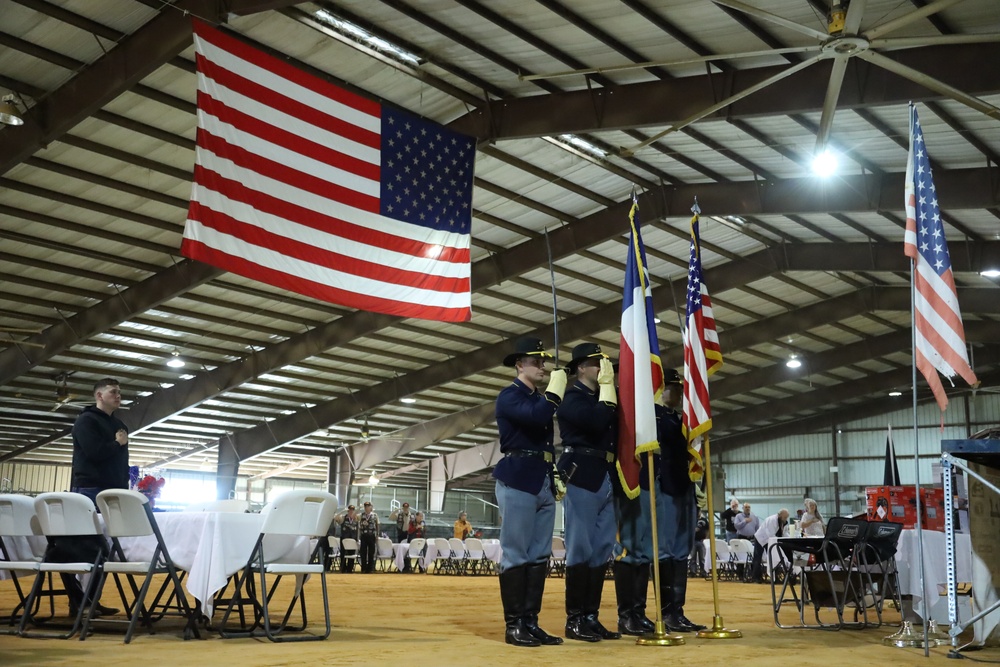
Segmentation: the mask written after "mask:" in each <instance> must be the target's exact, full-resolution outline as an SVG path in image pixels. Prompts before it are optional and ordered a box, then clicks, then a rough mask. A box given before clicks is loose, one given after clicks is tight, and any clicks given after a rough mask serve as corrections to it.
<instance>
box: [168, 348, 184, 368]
mask: <svg viewBox="0 0 1000 667" xmlns="http://www.w3.org/2000/svg"><path fill="white" fill-rule="evenodd" d="M167 366H170V367H171V368H184V360H183V359H181V351H180V350H178V349H177V348H176V347H175V348H174V351H173V352H171V353H170V360H169V361H167Z"/></svg>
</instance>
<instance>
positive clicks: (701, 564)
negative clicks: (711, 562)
mask: <svg viewBox="0 0 1000 667" xmlns="http://www.w3.org/2000/svg"><path fill="white" fill-rule="evenodd" d="M707 539H708V517H707V516H705V511H704V510H702V511H700V512H698V523H696V524H695V526H694V549H692V550H691V563H690V566H689V568H688V570H689V571H690V572H691V574H693V575H694V576H696V577H704V576H705V574H706V572H705V540H707Z"/></svg>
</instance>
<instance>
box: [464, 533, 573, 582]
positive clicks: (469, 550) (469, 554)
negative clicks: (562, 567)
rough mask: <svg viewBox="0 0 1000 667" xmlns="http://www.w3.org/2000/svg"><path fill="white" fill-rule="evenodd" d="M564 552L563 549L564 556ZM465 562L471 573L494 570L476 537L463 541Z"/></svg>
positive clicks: (480, 541)
mask: <svg viewBox="0 0 1000 667" xmlns="http://www.w3.org/2000/svg"><path fill="white" fill-rule="evenodd" d="M565 555H566V552H565V550H564V551H563V556H564V557H565ZM465 562H466V565H467V568H469V569H471V570H472V573H473V574H478V573H479V572H484V573H486V574H492V573H493V571H494V567H493V561H491V560H490V559H489V558H487V557H486V549H484V548H483V541H482V540H481V539H479V538H478V537H470V538H469V539H467V540H466V541H465Z"/></svg>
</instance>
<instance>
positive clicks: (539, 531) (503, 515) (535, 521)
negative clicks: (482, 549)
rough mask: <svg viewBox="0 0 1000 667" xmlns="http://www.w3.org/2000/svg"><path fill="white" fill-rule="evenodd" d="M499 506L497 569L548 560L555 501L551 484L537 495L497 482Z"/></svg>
mask: <svg viewBox="0 0 1000 667" xmlns="http://www.w3.org/2000/svg"><path fill="white" fill-rule="evenodd" d="M496 494H497V504H498V505H500V520H501V523H500V548H501V550H502V551H503V556H501V558H500V571H501V572H503V571H505V570H507V569H508V568H512V567H518V566H521V565H531V564H535V563H547V562H548V560H549V556H550V555H551V554H552V531H553V529H554V528H555V525H556V500H555V498H554V497H553V496H552V487H551V485H550V484H543V485H542V490H541V491H539V492H538V493H537V494H532V493H527V492H525V491H518V490H517V489H514V488H511V487H509V486H507V485H506V484H504V483H503V482H500V481H497V483H496Z"/></svg>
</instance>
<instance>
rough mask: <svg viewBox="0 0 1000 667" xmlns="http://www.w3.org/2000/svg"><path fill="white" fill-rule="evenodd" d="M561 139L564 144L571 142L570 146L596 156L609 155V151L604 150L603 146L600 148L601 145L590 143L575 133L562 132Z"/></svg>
mask: <svg viewBox="0 0 1000 667" xmlns="http://www.w3.org/2000/svg"><path fill="white" fill-rule="evenodd" d="M559 141H561V142H562V143H564V144H569V145H570V146H573V147H574V148H579V149H580V150H582V151H583V152H584V153H589V154H590V155H592V156H594V157H598V158H603V157H607V155H608V152H607V151H606V150H604V149H603V148H599V147H597V146H595V145H594V144H592V143H590V142H589V141H586V140H585V139H581V138H580V137H578V136H576V135H575V134H560V135H559Z"/></svg>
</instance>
